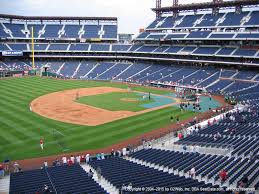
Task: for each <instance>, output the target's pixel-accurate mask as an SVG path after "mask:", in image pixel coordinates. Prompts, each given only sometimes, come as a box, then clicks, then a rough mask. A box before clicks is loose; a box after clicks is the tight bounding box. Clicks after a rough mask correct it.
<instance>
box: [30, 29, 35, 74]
mask: <svg viewBox="0 0 259 194" xmlns="http://www.w3.org/2000/svg"><path fill="white" fill-rule="evenodd" d="M31 51H32V69H35V63H34V32H33V26H32V27H31Z"/></svg>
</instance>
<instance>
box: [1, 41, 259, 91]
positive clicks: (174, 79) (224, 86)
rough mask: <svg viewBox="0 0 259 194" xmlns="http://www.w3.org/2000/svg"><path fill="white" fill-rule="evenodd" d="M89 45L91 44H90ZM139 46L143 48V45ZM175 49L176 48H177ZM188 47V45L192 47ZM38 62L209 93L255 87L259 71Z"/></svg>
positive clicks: (92, 75) (14, 65) (83, 75)
mask: <svg viewBox="0 0 259 194" xmlns="http://www.w3.org/2000/svg"><path fill="white" fill-rule="evenodd" d="M93 45H94V44H92V46H93ZM29 46H31V45H29ZM67 46H68V45H67V44H51V45H50V46H49V50H53V51H57V52H58V51H59V50H63V49H64V48H65V47H67ZM98 46H99V44H98ZM98 46H97V47H92V48H91V49H96V50H101V49H103V50H102V51H104V49H108V47H109V45H103V47H101V48H99V47H98ZM23 47H24V45H23ZM46 47H47V44H36V45H35V50H37V49H38V50H41V49H42V50H44V49H46ZM71 47H73V50H74V49H75V51H76V49H77V48H78V49H79V48H81V49H83V48H85V51H87V50H86V49H88V48H89V45H88V44H71V46H70V49H71ZM141 48H143V49H146V47H141ZM141 48H140V49H141ZM150 48H152V47H150ZM173 48H174V49H176V48H177V47H170V48H169V49H173ZM177 49H178V50H179V49H181V48H177ZM182 49H183V48H182ZM188 49H192V47H190V48H188ZM105 51H107V50H105ZM143 51H144V50H143ZM196 51H197V50H196ZM154 52H155V51H154ZM36 62H38V61H36ZM40 63H41V62H40ZM42 63H44V64H48V65H49V66H50V68H49V70H50V71H51V72H52V73H56V74H59V75H61V76H64V77H67V78H79V79H100V80H118V81H131V82H137V83H147V84H149V83H150V82H153V81H154V82H159V83H160V84H175V83H180V84H184V85H191V86H198V87H201V88H206V90H207V91H209V92H212V93H218V92H223V91H224V92H225V93H232V92H237V91H241V90H246V89H249V88H251V87H255V86H256V85H257V83H254V82H250V81H251V80H256V78H258V77H259V76H258V75H259V72H257V71H254V72H252V71H233V70H222V69H217V68H213V67H207V68H205V67H203V68H198V67H191V66H189V67H179V66H178V65H175V64H172V65H171V66H168V65H161V64H148V63H122V62H119V63H116V62H109V61H108V62H100V63H97V62H94V61H80V62H79V61H63V62H62V61H53V62H48V63H47V62H42ZM1 68H2V69H6V70H28V69H30V68H31V66H30V65H27V63H25V62H22V61H5V62H2V66H1ZM258 79H259V78H258Z"/></svg>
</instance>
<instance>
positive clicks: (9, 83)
mask: <svg viewBox="0 0 259 194" xmlns="http://www.w3.org/2000/svg"><path fill="white" fill-rule="evenodd" d="M98 86H112V87H120V88H127V86H126V85H121V84H111V83H109V82H92V81H79V80H55V79H47V78H39V77H27V78H12V79H6V80H0V91H1V92H0V107H1V108H0V161H2V160H3V159H5V158H10V159H11V160H16V159H25V158H33V157H40V156H47V155H55V154H60V153H62V151H63V148H61V147H60V146H59V145H58V143H57V141H56V140H55V137H54V135H53V130H58V131H59V132H60V133H62V134H64V138H63V140H62V141H64V142H65V144H66V147H67V148H69V150H68V152H71V151H81V150H88V149H96V148H102V147H105V146H108V145H111V144H114V143H117V142H120V141H122V140H125V139H128V138H131V137H134V136H136V135H139V134H142V133H145V132H148V131H150V130H154V129H157V128H159V127H164V126H166V125H168V124H169V123H170V115H171V114H173V115H175V116H176V115H179V116H180V119H186V118H189V117H192V116H194V115H195V113H193V112H185V113H183V112H182V113H181V112H180V110H179V109H177V108H172V107H169V108H165V109H161V110H157V111H153V112H149V113H145V114H142V115H139V116H134V117H130V118H127V119H122V120H119V121H115V122H111V123H108V124H104V125H100V126H96V127H87V126H79V125H72V124H67V123H62V122H58V121H54V120H50V119H47V118H44V117H41V116H39V115H37V114H35V113H33V112H31V111H30V110H29V104H30V102H31V101H32V100H33V99H35V98H37V97H39V96H42V95H44V94H47V93H51V92H55V91H62V90H67V89H74V88H86V87H98ZM134 90H139V91H147V92H151V93H157V94H165V93H168V92H166V91H161V90H155V89H146V88H143V87H134ZM41 136H42V137H44V140H45V149H44V151H41V150H40V146H39V140H40V137H41Z"/></svg>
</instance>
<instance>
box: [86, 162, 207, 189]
mask: <svg viewBox="0 0 259 194" xmlns="http://www.w3.org/2000/svg"><path fill="white" fill-rule="evenodd" d="M90 165H91V166H92V167H93V168H95V169H97V168H98V167H99V168H100V169H101V174H102V176H104V177H105V179H106V180H108V181H109V182H110V183H112V184H113V185H114V186H115V187H116V188H118V189H121V187H122V186H123V185H128V184H130V183H131V184H132V187H135V188H136V187H168V188H169V187H183V188H190V187H212V185H211V184H205V183H204V182H198V181H197V180H193V179H191V178H185V177H180V176H176V175H173V174H168V173H165V172H162V171H158V170H156V169H153V168H149V167H144V166H141V165H139V164H136V163H133V162H129V161H127V160H124V159H121V158H117V157H116V158H110V159H107V160H99V161H98V160H94V161H91V162H90ZM147 177H148V178H147Z"/></svg>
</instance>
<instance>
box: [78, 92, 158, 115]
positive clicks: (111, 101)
mask: <svg viewBox="0 0 259 194" xmlns="http://www.w3.org/2000/svg"><path fill="white" fill-rule="evenodd" d="M142 96H143V95H140V93H136V92H111V93H106V94H98V95H93V96H84V97H81V98H79V99H78V100H77V102H79V103H82V104H87V105H90V106H94V107H98V108H102V109H106V110H111V111H121V110H127V111H133V112H137V111H141V110H145V109H147V108H144V107H141V105H142V104H147V103H152V102H154V100H153V99H152V98H151V99H150V100H149V99H148V97H147V98H145V99H142ZM146 96H148V95H146ZM131 100H135V101H131Z"/></svg>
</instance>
